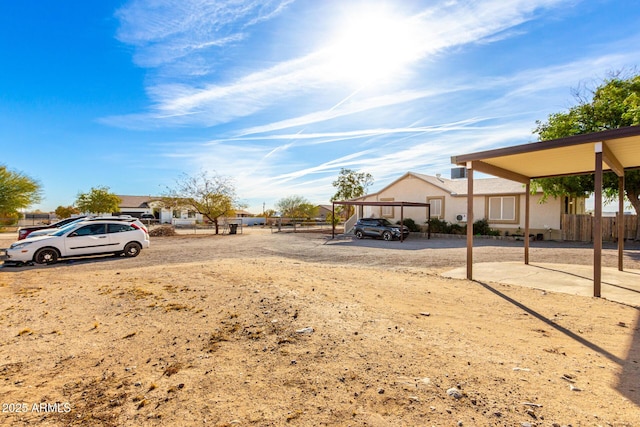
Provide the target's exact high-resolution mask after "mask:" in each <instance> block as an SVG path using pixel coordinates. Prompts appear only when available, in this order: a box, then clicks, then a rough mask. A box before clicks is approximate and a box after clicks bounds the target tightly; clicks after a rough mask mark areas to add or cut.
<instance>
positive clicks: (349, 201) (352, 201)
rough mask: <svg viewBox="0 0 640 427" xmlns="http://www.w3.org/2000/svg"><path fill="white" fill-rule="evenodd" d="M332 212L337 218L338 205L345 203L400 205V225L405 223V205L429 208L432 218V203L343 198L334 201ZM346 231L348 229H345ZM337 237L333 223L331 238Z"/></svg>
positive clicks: (428, 216) (348, 204)
mask: <svg viewBox="0 0 640 427" xmlns="http://www.w3.org/2000/svg"><path fill="white" fill-rule="evenodd" d="M332 203H333V207H332V212H331V215H332V216H333V217H334V218H335V215H336V205H344V206H399V207H400V225H404V207H405V206H407V207H426V208H427V218H431V205H430V204H429V203H421V202H402V201H398V202H396V201H388V202H375V201H371V202H362V201H355V200H342V201H335V202H332ZM345 231H346V230H345ZM335 237H336V224H335V222H334V223H333V227H332V230H331V238H332V239H334V238H335ZM427 237H428V238H429V239H430V238H431V227H429V228H428V234H427ZM403 240H404V239H403V237H402V233H400V241H403Z"/></svg>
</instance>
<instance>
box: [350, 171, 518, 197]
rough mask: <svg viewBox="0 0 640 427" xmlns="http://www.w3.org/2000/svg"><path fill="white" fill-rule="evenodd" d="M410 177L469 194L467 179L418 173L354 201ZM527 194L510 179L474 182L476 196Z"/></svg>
mask: <svg viewBox="0 0 640 427" xmlns="http://www.w3.org/2000/svg"><path fill="white" fill-rule="evenodd" d="M408 176H412V177H414V178H417V179H420V180H422V181H424V182H426V183H429V184H431V185H433V186H434V187H438V188H440V189H442V190H444V191H446V192H447V193H449V194H451V195H452V196H454V197H455V196H466V194H467V188H468V186H467V180H466V179H465V178H460V179H447V178H442V177H439V176H432V175H425V174H421V173H416V172H407V173H405V174H404V175H402V176H401V177H400V178H398V179H396V180H395V181H393V182H392V183H391V184H389V185H387V186H386V187H384V188H383V189H382V190H380V191H378V192H376V193H371V194H367V195H365V196H362V197H358V198H355V199H353V200H360V199H363V198H365V197H371V196H375V195H378V194H380V193H383V192H384V191H386V190H388V189H389V188H391V187H393V186H394V185H395V184H397V183H398V182H400V181H402V180H403V179H405V178H407V177H408ZM524 192H525V187H524V185H522V184H521V183H519V182H515V181H510V180H508V179H503V178H482V179H476V180H475V181H474V194H476V195H479V196H483V195H492V194H523V193H524Z"/></svg>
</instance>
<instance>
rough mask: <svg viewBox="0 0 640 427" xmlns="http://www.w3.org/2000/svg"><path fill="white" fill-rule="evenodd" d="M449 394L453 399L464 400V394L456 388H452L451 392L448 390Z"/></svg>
mask: <svg viewBox="0 0 640 427" xmlns="http://www.w3.org/2000/svg"><path fill="white" fill-rule="evenodd" d="M447 394H448V395H449V396H451V397H453V398H454V399H461V398H462V392H461V391H460V390H458V389H457V388H455V387H451V388H450V389H449V390H447Z"/></svg>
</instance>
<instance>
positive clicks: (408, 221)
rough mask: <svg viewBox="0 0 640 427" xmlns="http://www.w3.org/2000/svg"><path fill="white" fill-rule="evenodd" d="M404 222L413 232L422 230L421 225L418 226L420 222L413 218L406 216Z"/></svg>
mask: <svg viewBox="0 0 640 427" xmlns="http://www.w3.org/2000/svg"><path fill="white" fill-rule="evenodd" d="M396 224H400V221H398V222H396ZM402 224H403V225H404V226H405V227H407V228H408V229H409V231H411V232H414V233H418V232H420V227H418V224H416V222H415V221H414V220H412V219H411V218H404V219H403V220H402Z"/></svg>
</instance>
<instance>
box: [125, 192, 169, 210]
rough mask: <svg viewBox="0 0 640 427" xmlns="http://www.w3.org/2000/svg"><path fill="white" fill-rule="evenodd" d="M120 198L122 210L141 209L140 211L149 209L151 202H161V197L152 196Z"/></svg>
mask: <svg viewBox="0 0 640 427" xmlns="http://www.w3.org/2000/svg"><path fill="white" fill-rule="evenodd" d="M118 197H120V200H121V202H120V207H121V208H139V209H148V208H150V207H151V206H149V203H150V202H153V201H154V200H160V198H159V197H152V196H121V195H118Z"/></svg>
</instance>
